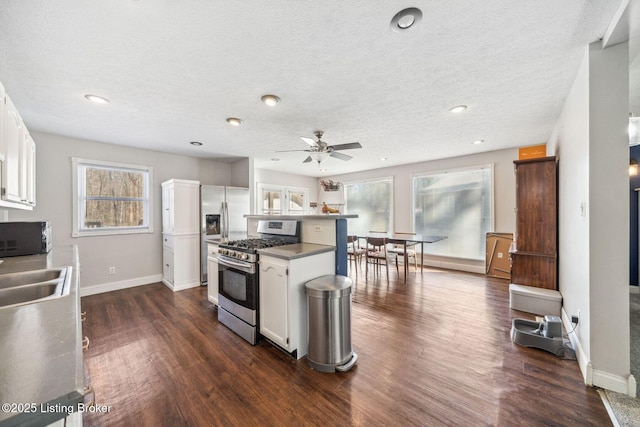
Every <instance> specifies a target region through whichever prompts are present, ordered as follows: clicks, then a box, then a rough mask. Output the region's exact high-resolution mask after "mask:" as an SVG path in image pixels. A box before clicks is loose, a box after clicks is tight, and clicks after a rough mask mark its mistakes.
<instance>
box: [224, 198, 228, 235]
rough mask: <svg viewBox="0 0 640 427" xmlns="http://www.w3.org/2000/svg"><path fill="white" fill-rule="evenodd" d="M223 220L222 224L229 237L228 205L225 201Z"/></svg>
mask: <svg viewBox="0 0 640 427" xmlns="http://www.w3.org/2000/svg"><path fill="white" fill-rule="evenodd" d="M224 220H225V222H226V224H225V226H224V228H225V233H226V237H227V238H229V205H228V204H227V202H224Z"/></svg>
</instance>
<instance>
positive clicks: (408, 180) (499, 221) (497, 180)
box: [328, 149, 518, 273]
mask: <svg viewBox="0 0 640 427" xmlns="http://www.w3.org/2000/svg"><path fill="white" fill-rule="evenodd" d="M517 159H518V150H517V149H508V150H498V151H490V152H485V153H479V154H473V155H469V156H461V157H453V158H448V159H441V160H434V161H430V162H422V163H413V164H409V165H401V166H392V167H386V168H380V169H374V170H370V171H364V172H355V173H351V174H345V175H336V176H331V177H328V178H329V179H331V180H334V181H339V182H350V181H359V180H368V179H374V178H381V177H389V176H392V177H393V199H394V200H393V204H394V210H393V211H394V213H393V215H394V218H393V223H394V229H395V231H413V201H412V199H413V187H412V180H413V176H414V175H415V174H419V173H424V172H434V171H444V170H451V169H457V168H465V167H471V166H481V165H487V164H493V165H494V188H493V190H494V223H495V231H496V232H501V233H513V232H514V231H515V224H516V217H515V212H514V208H515V206H516V190H515V177H514V166H513V161H514V160H517ZM427 258H428V259H427ZM425 264H429V265H437V266H442V267H447V268H455V269H460V270H467V271H473V272H478V273H484V261H472V260H455V259H445V258H443V257H425Z"/></svg>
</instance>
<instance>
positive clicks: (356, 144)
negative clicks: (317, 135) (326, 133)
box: [331, 142, 362, 151]
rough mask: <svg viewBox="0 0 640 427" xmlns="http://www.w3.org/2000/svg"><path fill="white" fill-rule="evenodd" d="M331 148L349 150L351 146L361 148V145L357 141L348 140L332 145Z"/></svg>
mask: <svg viewBox="0 0 640 427" xmlns="http://www.w3.org/2000/svg"><path fill="white" fill-rule="evenodd" d="M331 148H333V151H338V150H351V149H353V148H362V145H360V143H359V142H350V143H348V144H338V145H332V146H331Z"/></svg>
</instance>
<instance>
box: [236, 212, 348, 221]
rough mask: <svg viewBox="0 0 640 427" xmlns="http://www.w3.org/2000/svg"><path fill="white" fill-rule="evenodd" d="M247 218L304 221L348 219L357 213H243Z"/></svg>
mask: <svg viewBox="0 0 640 427" xmlns="http://www.w3.org/2000/svg"><path fill="white" fill-rule="evenodd" d="M244 217H245V218H249V219H263V220H264V219H266V220H269V219H276V220H278V219H283V220H284V219H294V220H297V221H304V220H308V219H349V218H358V215H357V214H324V215H245V216H244Z"/></svg>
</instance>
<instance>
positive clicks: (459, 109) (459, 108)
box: [449, 105, 467, 113]
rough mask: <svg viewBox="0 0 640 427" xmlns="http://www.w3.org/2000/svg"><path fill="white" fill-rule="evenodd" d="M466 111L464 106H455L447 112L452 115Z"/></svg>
mask: <svg viewBox="0 0 640 427" xmlns="http://www.w3.org/2000/svg"><path fill="white" fill-rule="evenodd" d="M466 109H467V106H466V105H456V106H455V107H451V108H449V111H450V112H452V113H462V112H463V111H464V110H466Z"/></svg>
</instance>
